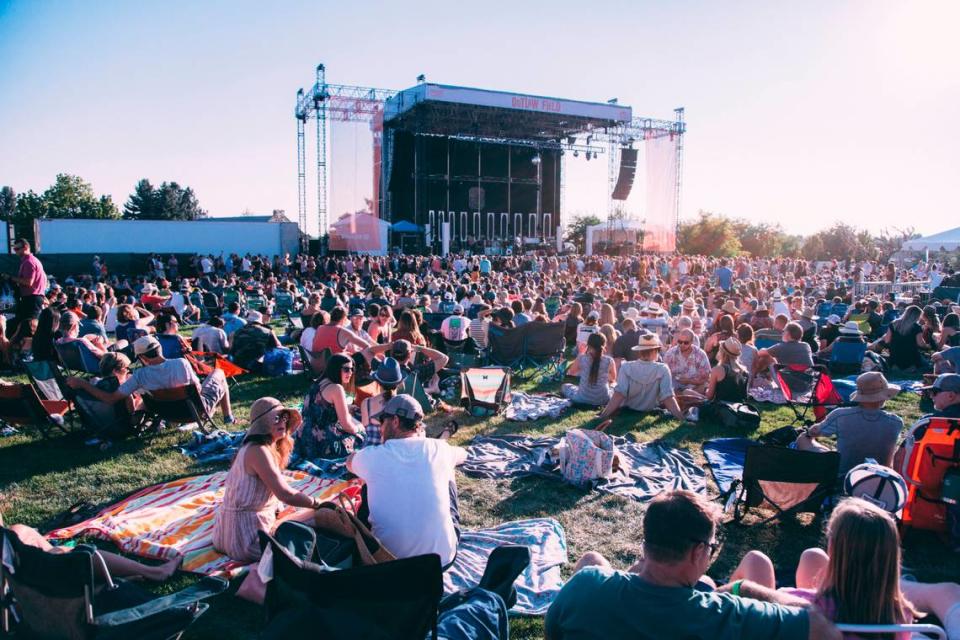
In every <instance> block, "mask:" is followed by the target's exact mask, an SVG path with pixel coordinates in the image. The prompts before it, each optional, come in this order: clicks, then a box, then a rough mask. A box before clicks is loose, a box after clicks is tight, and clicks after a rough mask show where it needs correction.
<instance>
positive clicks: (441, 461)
mask: <svg viewBox="0 0 960 640" xmlns="http://www.w3.org/2000/svg"><path fill="white" fill-rule="evenodd" d="M372 417H373V418H374V419H376V420H379V421H380V428H381V430H382V433H383V441H384V442H383V444H382V445H380V446H377V447H369V448H365V449H361V450H360V451H357V452H356V453H354V454H352V455H351V456H350V457H349V458H347V469H349V470H350V471H351V472H352V473H355V474H356V475H357V476H359V477H360V479H362V480H363V481H364V483H366V492H367V498H366V506H367V508H368V509H369V514H370V515H369V517H370V526H371V528H372V530H373V535H375V536H376V537H377V539H378V540H379V541H380V542H381V543H382V544H383V546H384V547H386V548H387V550H388V551H390V553H392V554H393V555H394V556H396V557H397V558H410V557H413V556H417V555H422V554H426V553H436V554H437V555H439V556H440V562H441V564H443V565H444V566H447V565H449V564H451V563H452V562H453V560H454V558H455V557H456V555H457V542H458V540H459V538H460V534H459V515H458V512H457V501H456V495H457V484H456V477H455V475H454V468H455V467H456V466H457V465H459V464H462V463H463V462H464V461H465V460H466V459H467V452H466V450H464V449H462V448H460V447H452V446H450V445H449V444H447V443H446V442H445V441H443V440H437V439H433V438H427V437H426V435H425V433H424V427H423V423H422V420H423V409H422V408H421V407H420V404H419V403H418V402H417V401H416V399H414V397H413V396H410V395H407V394H400V395H397V396H394V397H393V398H391V399H390V400H389V401H388V402H387V403H386V404H385V405H384V407H383V409H382V410H381V411H380V413H378V414H377V415H375V416H372Z"/></svg>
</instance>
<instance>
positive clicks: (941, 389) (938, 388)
mask: <svg viewBox="0 0 960 640" xmlns="http://www.w3.org/2000/svg"><path fill="white" fill-rule="evenodd" d="M923 389H924V390H925V391H929V392H930V396H931V397H932V398H933V413H932V414H930V415H931V416H933V417H936V418H960V373H941V374H940V375H939V376H937V379H936V380H935V381H934V382H933V384H932V385H930V386H929V387H923Z"/></svg>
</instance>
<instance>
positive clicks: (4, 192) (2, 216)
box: [0, 187, 17, 222]
mask: <svg viewBox="0 0 960 640" xmlns="http://www.w3.org/2000/svg"><path fill="white" fill-rule="evenodd" d="M16 215H17V192H16V191H14V190H13V189H12V188H11V187H3V188H0V220H6V221H7V222H12V221H13V219H14V217H15V216H16Z"/></svg>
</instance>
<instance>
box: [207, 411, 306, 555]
mask: <svg viewBox="0 0 960 640" xmlns="http://www.w3.org/2000/svg"><path fill="white" fill-rule="evenodd" d="M301 424H303V418H302V417H301V415H300V412H299V411H297V410H296V409H288V408H286V407H284V406H283V404H282V403H281V402H280V401H279V400H277V399H276V398H260V399H259V400H257V401H256V402H254V403H253V406H252V407H250V428H249V429H247V433H246V435H245V436H244V437H243V442H241V444H240V450H239V451H238V452H237V456H236V457H235V458H234V459H233V463H232V464H231V465H230V471H229V472H228V473H227V480H226V483H225V484H226V488H225V490H224V493H223V501H222V502H221V503H220V505H219V506H218V507H217V511H216V514H215V515H214V518H213V546H214V548H215V549H216V550H217V551H219V552H221V553H224V554H226V555H228V556H230V558H232V559H234V560H237V561H239V562H254V561H255V560H257V559H258V558H259V557H260V542H259V538H258V533H259V532H260V531H266V532H268V533H270V532H272V531H273V528H274V525H275V524H276V520H277V509H278V506H279V504H278V503H279V502H283V503H284V504H288V505H290V506H292V507H307V508H310V509H316V508H317V507H318V506H319V502H317V501H316V500H315V499H314V498H312V497H310V496H308V495H307V494H305V493H301V492H299V491H294V490H293V489H291V488H290V486H289V485H288V484H287V481H286V480H285V479H284V477H283V469H285V468H286V466H287V462H288V461H289V460H290V453H291V452H292V451H293V438H292V435H293V434H294V433H296V431H297V429H299V428H300V425H301Z"/></svg>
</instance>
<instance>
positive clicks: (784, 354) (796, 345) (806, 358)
mask: <svg viewBox="0 0 960 640" xmlns="http://www.w3.org/2000/svg"><path fill="white" fill-rule="evenodd" d="M782 337H783V342H780V343H778V344H775V345H773V346H772V347H768V348H766V349H760V350H759V351H758V352H757V356H756V358H755V359H754V363H753V374H754V375H756V374H758V373H760V372H761V371H766V370H767V369H769V368H770V366H771V365H773V364H774V363H776V364H784V365H803V366H806V367H812V366H813V352H812V351H811V350H810V345H808V344H807V343H806V342H801V341H800V339H801V338H802V337H803V329H802V328H801V327H800V325H799V324H797V323H796V322H788V323H787V324H786V325H785V326H784V328H783V335H782Z"/></svg>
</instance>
